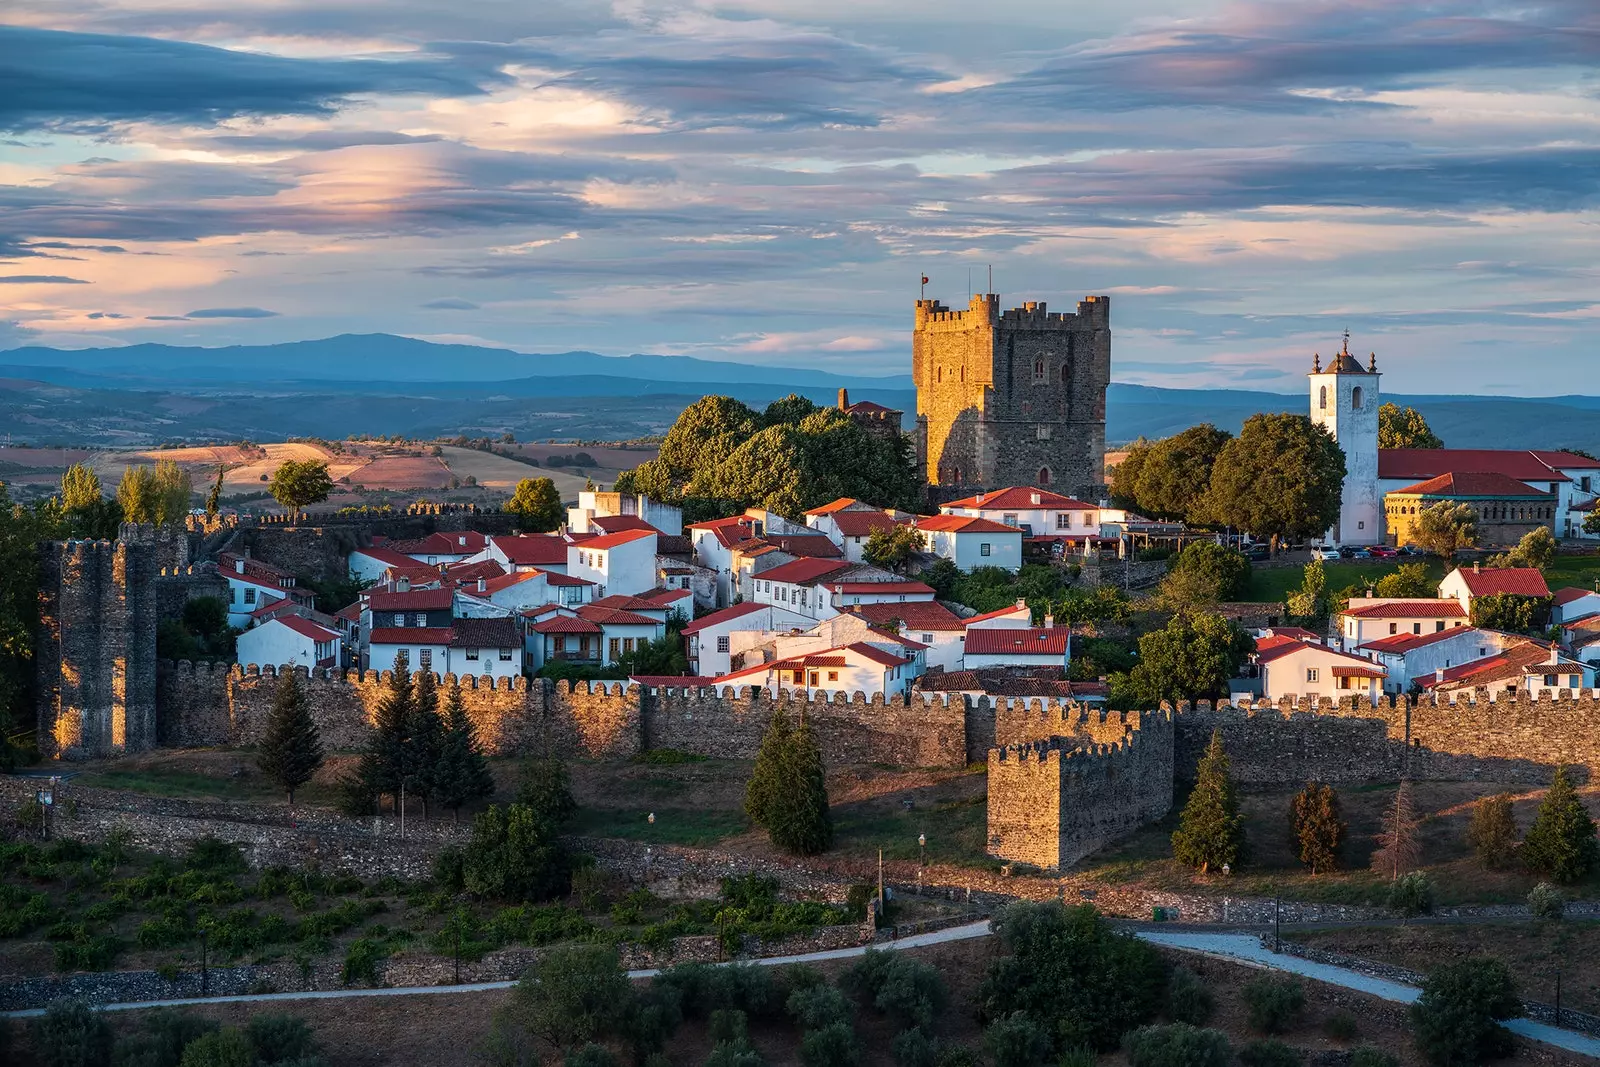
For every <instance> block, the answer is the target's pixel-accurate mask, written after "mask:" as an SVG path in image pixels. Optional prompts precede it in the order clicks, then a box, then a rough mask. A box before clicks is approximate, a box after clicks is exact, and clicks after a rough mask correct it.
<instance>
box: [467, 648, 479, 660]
mask: <svg viewBox="0 0 1600 1067" xmlns="http://www.w3.org/2000/svg"><path fill="white" fill-rule="evenodd" d="M478 651H479V650H478V649H476V648H469V649H467V658H468V659H470V660H476V659H477V658H478Z"/></svg>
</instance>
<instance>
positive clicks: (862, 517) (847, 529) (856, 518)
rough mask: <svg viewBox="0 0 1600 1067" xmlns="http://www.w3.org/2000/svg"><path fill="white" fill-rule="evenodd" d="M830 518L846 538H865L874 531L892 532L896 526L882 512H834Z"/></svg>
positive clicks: (892, 519) (889, 517) (892, 520)
mask: <svg viewBox="0 0 1600 1067" xmlns="http://www.w3.org/2000/svg"><path fill="white" fill-rule="evenodd" d="M830 517H831V518H832V519H833V522H834V525H835V526H837V527H839V532H840V533H841V534H843V535H844V536H846V537H867V536H869V535H870V534H871V533H872V531H874V530H892V529H894V528H895V526H896V525H898V524H897V523H896V522H895V521H894V517H893V516H891V515H888V514H886V513H884V512H882V511H836V512H834V513H833V515H832V516H830Z"/></svg>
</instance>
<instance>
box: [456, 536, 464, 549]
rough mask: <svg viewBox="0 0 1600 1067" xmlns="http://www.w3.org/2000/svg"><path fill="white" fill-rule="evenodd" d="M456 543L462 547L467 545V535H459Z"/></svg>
mask: <svg viewBox="0 0 1600 1067" xmlns="http://www.w3.org/2000/svg"><path fill="white" fill-rule="evenodd" d="M456 544H458V545H460V546H461V547H462V548H465V547H466V546H467V535H466V534H462V535H461V536H459V537H457V538H456Z"/></svg>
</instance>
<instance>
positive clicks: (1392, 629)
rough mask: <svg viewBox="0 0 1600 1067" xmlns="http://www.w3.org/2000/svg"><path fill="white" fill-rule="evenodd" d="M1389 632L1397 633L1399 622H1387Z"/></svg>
mask: <svg viewBox="0 0 1600 1067" xmlns="http://www.w3.org/2000/svg"><path fill="white" fill-rule="evenodd" d="M1389 632H1390V633H1392V634H1397V633H1399V632H1400V624H1399V623H1397V622H1391V623H1390V624H1389Z"/></svg>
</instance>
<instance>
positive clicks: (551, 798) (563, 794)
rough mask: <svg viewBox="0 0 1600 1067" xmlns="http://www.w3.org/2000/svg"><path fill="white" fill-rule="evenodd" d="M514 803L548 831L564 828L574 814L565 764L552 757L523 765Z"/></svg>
mask: <svg viewBox="0 0 1600 1067" xmlns="http://www.w3.org/2000/svg"><path fill="white" fill-rule="evenodd" d="M517 803H518V804H521V805H523V806H524V807H526V808H527V809H528V810H529V811H531V812H533V815H534V818H536V819H538V820H539V821H540V822H541V823H543V824H545V825H546V826H548V827H550V828H551V829H552V830H559V829H560V828H561V827H562V826H564V825H566V823H567V822H568V821H569V820H570V819H571V818H572V817H573V816H574V815H575V814H577V811H578V802H577V801H576V800H575V799H573V796H572V778H571V776H570V775H569V774H568V773H567V765H566V764H565V763H563V762H562V761H561V760H560V759H558V758H556V757H555V756H538V757H535V758H533V759H530V760H527V761H526V762H524V763H523V765H522V782H521V783H520V784H519V785H518V786H517Z"/></svg>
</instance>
